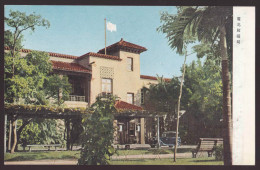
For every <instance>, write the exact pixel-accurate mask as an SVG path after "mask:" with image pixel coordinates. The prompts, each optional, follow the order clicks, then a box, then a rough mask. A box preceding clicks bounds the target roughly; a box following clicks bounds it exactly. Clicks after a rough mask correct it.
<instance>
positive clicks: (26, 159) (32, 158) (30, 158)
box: [6, 155, 35, 161]
mask: <svg viewBox="0 0 260 170" xmlns="http://www.w3.org/2000/svg"><path fill="white" fill-rule="evenodd" d="M30 160H35V155H28V156H26V157H24V156H16V157H14V158H10V159H7V160H6V161H30Z"/></svg>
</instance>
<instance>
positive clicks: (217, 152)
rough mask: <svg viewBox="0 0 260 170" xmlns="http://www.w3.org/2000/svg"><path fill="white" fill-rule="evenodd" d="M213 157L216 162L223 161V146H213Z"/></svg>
mask: <svg viewBox="0 0 260 170" xmlns="http://www.w3.org/2000/svg"><path fill="white" fill-rule="evenodd" d="M214 151H215V157H216V160H217V161H223V145H219V146H215V148H214Z"/></svg>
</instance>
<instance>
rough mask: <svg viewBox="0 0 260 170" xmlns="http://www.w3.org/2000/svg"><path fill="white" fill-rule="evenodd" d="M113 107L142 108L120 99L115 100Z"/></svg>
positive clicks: (120, 108)
mask: <svg viewBox="0 0 260 170" xmlns="http://www.w3.org/2000/svg"><path fill="white" fill-rule="evenodd" d="M115 108H116V109H119V110H143V108H142V107H140V106H136V105H133V104H130V103H126V102H124V101H121V100H118V101H116V104H115Z"/></svg>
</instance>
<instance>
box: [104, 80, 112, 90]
mask: <svg viewBox="0 0 260 170" xmlns="http://www.w3.org/2000/svg"><path fill="white" fill-rule="evenodd" d="M102 93H112V79H102Z"/></svg>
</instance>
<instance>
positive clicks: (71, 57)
mask: <svg viewBox="0 0 260 170" xmlns="http://www.w3.org/2000/svg"><path fill="white" fill-rule="evenodd" d="M5 50H10V48H9V47H6V46H5ZM20 51H21V52H23V53H29V52H31V51H33V50H29V49H21V50H20ZM34 51H38V50H34ZM41 52H45V51H41ZM46 53H48V54H49V56H52V57H61V58H68V59H76V58H78V57H77V56H73V55H67V54H59V53H53V52H46Z"/></svg>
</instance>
